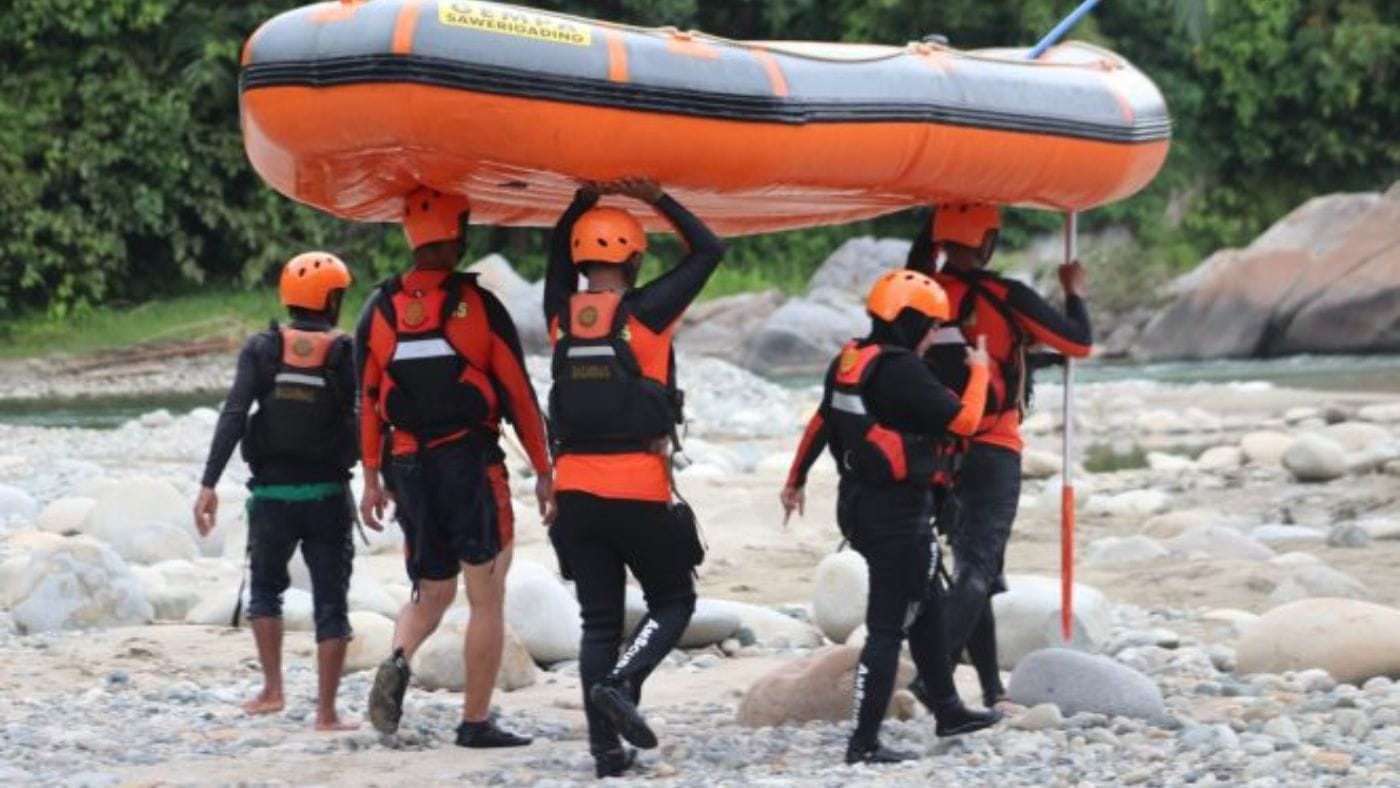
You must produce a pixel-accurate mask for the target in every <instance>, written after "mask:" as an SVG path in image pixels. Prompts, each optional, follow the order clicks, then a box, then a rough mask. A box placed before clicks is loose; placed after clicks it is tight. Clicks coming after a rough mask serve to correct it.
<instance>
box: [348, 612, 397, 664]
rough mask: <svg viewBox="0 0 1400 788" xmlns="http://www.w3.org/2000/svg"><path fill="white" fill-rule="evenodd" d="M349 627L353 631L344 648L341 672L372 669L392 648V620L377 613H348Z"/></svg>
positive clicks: (387, 655) (385, 657)
mask: <svg viewBox="0 0 1400 788" xmlns="http://www.w3.org/2000/svg"><path fill="white" fill-rule="evenodd" d="M350 629H351V630H352V631H353V632H354V633H355V637H354V638H352V639H351V641H350V643H349V645H348V646H346V648H345V667H344V669H343V670H342V671H341V672H342V673H346V674H348V673H358V672H360V671H362V670H373V669H374V668H376V667H378V665H379V663H381V662H383V661H384V660H385V659H387V658H388V657H389V655H390V654H391V653H393V650H394V622H393V620H392V619H388V618H385V617H384V616H381V615H379V614H378V613H365V612H361V611H354V612H351V613H350Z"/></svg>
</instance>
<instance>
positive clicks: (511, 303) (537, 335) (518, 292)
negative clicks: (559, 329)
mask: <svg viewBox="0 0 1400 788" xmlns="http://www.w3.org/2000/svg"><path fill="white" fill-rule="evenodd" d="M467 271H468V272H469V273H473V274H476V275H477V276H478V277H479V279H478V281H479V282H480V283H481V285H482V287H484V288H486V289H487V290H489V291H491V292H492V293H493V294H494V295H495V296H496V298H497V299H499V300H500V302H501V304H502V305H503V306H505V308H506V311H507V312H509V313H510V317H511V321H512V322H514V323H515V330H516V333H517V334H518V335H519V336H520V343H521V345H522V346H523V347H524V348H525V351H526V352H527V353H534V354H544V353H548V352H549V333H548V329H547V327H546V326H545V322H544V311H543V310H542V309H540V304H542V303H544V282H542V281H541V282H535V283H530V282H527V281H525V279H524V278H522V277H521V276H520V275H519V274H518V273H516V271H515V268H514V267H513V266H512V265H511V264H510V261H509V260H507V259H505V258H504V257H502V256H500V255H498V254H492V255H487V256H486V257H484V258H482V259H480V260H478V261H477V262H475V263H473V264H472V265H471V266H470V267H469V268H468V269H467Z"/></svg>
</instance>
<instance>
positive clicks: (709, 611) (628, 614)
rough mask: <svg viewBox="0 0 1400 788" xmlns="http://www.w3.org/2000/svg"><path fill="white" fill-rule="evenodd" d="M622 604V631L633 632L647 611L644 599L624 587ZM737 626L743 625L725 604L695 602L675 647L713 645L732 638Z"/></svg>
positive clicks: (632, 590) (694, 647)
mask: <svg viewBox="0 0 1400 788" xmlns="http://www.w3.org/2000/svg"><path fill="white" fill-rule="evenodd" d="M626 604H627V607H626V611H625V613H624V616H623V629H624V630H625V632H629V633H630V632H634V631H636V629H637V625H638V624H639V623H640V622H641V620H642V616H644V615H646V612H647V607H646V600H645V599H644V598H643V597H642V591H641V589H639V588H636V587H635V586H628V587H627V603H626ZM741 626H743V625H742V623H741V622H740V621H739V615H738V613H736V612H735V611H734V610H733V609H732V608H731V607H730V606H729V605H728V604H727V603H724V602H718V601H716V600H713V599H698V600H696V602H695V612H694V613H693V614H692V615H691V616H690V623H688V624H686V627H685V632H683V633H682V634H681V639H680V642H678V643H677V644H676V645H677V646H678V647H679V648H684V649H697V648H706V647H708V646H714V645H717V644H719V643H723V642H724V641H725V640H727V639H728V638H730V637H732V636H733V635H734V633H736V632H738V631H739V628H740V627H741Z"/></svg>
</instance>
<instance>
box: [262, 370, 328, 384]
mask: <svg viewBox="0 0 1400 788" xmlns="http://www.w3.org/2000/svg"><path fill="white" fill-rule="evenodd" d="M275 380H276V381H277V382H278V383H295V384H297V385H298V386H316V387H319V388H325V387H326V380H325V378H321V377H317V376H316V375H302V374H299V373H296V372H278V373H277V377H276V378H275Z"/></svg>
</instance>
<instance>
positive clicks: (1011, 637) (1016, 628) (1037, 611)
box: [992, 575, 1113, 670]
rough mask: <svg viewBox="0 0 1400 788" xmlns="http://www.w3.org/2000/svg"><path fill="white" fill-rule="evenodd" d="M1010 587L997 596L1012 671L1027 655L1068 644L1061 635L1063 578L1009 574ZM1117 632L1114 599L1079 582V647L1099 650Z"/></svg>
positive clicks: (1002, 643)
mask: <svg viewBox="0 0 1400 788" xmlns="http://www.w3.org/2000/svg"><path fill="white" fill-rule="evenodd" d="M1006 581H1007V585H1008V586H1009V589H1010V590H1008V591H1007V592H1006V593H1004V594H998V595H996V596H995V597H993V598H992V608H993V611H994V613H995V614H996V619H997V657H998V660H999V662H1000V665H1001V667H1002V669H1003V670H1011V669H1013V668H1015V667H1016V665H1017V664H1018V663H1019V662H1020V661H1021V660H1022V659H1023V658H1024V657H1025V656H1026V655H1027V654H1030V653H1032V652H1035V651H1039V650H1041V649H1044V648H1050V647H1052V646H1057V645H1063V640H1062V638H1061V637H1060V634H1061V633H1060V581H1059V579H1058V578H1052V577H1041V576H1037V575H1008V576H1007V578H1006ZM1112 634H1113V622H1112V619H1111V616H1110V614H1109V606H1108V600H1107V599H1106V598H1104V595H1103V594H1102V593H1100V592H1099V590H1098V589H1096V588H1094V587H1092V586H1087V585H1083V584H1080V583H1075V584H1074V632H1073V638H1072V640H1071V645H1072V647H1073V648H1076V649H1079V650H1082V651H1098V650H1100V649H1101V648H1103V646H1104V644H1106V643H1107V642H1108V640H1109V638H1110V637H1112Z"/></svg>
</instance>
